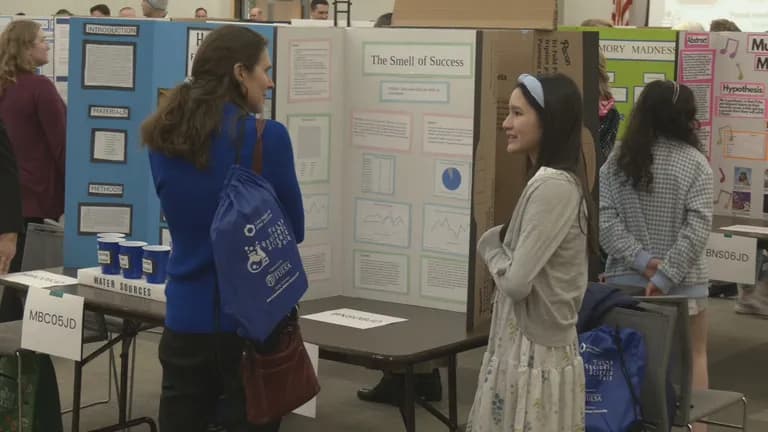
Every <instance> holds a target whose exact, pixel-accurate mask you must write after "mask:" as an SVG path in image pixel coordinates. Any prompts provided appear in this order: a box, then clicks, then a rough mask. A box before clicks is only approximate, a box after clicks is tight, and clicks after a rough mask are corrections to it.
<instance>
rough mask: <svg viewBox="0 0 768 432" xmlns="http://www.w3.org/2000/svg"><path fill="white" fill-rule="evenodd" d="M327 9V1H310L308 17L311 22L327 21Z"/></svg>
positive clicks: (328, 7)
mask: <svg viewBox="0 0 768 432" xmlns="http://www.w3.org/2000/svg"><path fill="white" fill-rule="evenodd" d="M329 9H330V6H329V5H328V0H312V2H311V3H310V4H309V17H310V18H311V19H313V20H327V19H328V10H329Z"/></svg>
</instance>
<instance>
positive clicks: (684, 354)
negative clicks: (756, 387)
mask: <svg viewBox="0 0 768 432" xmlns="http://www.w3.org/2000/svg"><path fill="white" fill-rule="evenodd" d="M638 299H639V300H642V301H644V302H648V303H653V304H657V305H674V306H675V307H676V309H677V316H678V319H677V323H678V325H677V326H676V327H677V328H676V334H675V341H676V343H675V344H674V348H673V355H672V362H671V367H672V369H671V371H672V380H673V381H674V382H675V388H676V390H677V393H678V404H677V415H676V416H675V417H674V425H675V426H678V427H683V428H687V429H688V430H693V424H694V423H705V424H711V425H714V426H721V427H725V428H730V429H739V430H742V431H746V430H747V398H746V397H745V396H744V394H742V393H739V392H732V391H722V390H692V385H693V376H692V374H693V356H692V354H691V336H690V331H689V328H688V299H686V298H683V297H639V298H638ZM738 404H741V406H742V420H741V425H735V424H731V423H723V422H718V421H714V420H708V419H707V417H708V416H710V415H712V414H715V413H718V412H720V411H722V410H724V409H726V408H730V407H732V406H734V405H738Z"/></svg>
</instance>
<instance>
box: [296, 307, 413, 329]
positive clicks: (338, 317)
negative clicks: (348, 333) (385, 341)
mask: <svg viewBox="0 0 768 432" xmlns="http://www.w3.org/2000/svg"><path fill="white" fill-rule="evenodd" d="M302 318H306V319H310V320H315V321H322V322H325V323H329V324H336V325H340V326H345V327H352V328H356V329H361V330H368V329H372V328H375V327H381V326H385V325H388V324H393V323H398V322H403V321H408V320H407V319H405V318H397V317H391V316H387V315H379V314H375V313H370V312H363V311H359V310H355V309H347V308H343V309H335V310H329V311H325V312H320V313H316V314H312V315H304V316H303V317H302Z"/></svg>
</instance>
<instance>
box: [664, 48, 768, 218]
mask: <svg viewBox="0 0 768 432" xmlns="http://www.w3.org/2000/svg"><path fill="white" fill-rule="evenodd" d="M679 44H680V47H681V50H680V55H679V60H678V64H679V72H678V80H679V81H680V82H681V83H683V84H685V85H687V86H688V87H690V88H691V90H693V93H694V95H695V96H696V102H697V105H698V107H697V108H698V109H697V111H698V120H699V121H700V123H701V129H700V132H699V138H700V139H701V142H702V145H703V146H704V149H705V150H706V152H707V156H708V158H709V160H710V163H711V165H712V172H713V174H714V185H715V188H714V197H713V202H714V205H715V214H721V215H733V216H742V217H749V218H755V219H764V218H768V164H767V163H766V162H767V161H768V123H766V122H768V91H767V90H766V85H768V35H766V34H765V33H681V34H680V41H679Z"/></svg>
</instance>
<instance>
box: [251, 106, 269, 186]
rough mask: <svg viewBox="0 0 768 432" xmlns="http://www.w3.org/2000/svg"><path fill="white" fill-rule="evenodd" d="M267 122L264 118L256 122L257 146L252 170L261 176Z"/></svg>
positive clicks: (254, 151)
mask: <svg viewBox="0 0 768 432" xmlns="http://www.w3.org/2000/svg"><path fill="white" fill-rule="evenodd" d="M266 125H267V121H266V120H264V119H263V118H259V119H257V120H256V145H255V146H254V147H253V162H252V164H251V169H252V170H253V171H254V172H256V173H257V174H259V175H261V171H262V169H263V168H264V156H263V155H264V127H265V126H266Z"/></svg>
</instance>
